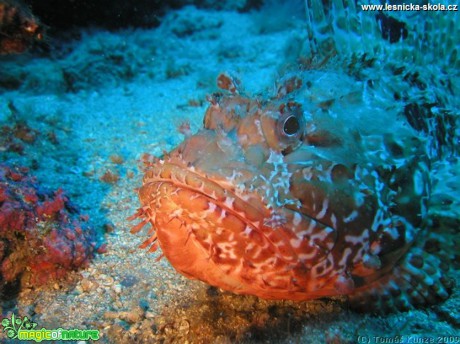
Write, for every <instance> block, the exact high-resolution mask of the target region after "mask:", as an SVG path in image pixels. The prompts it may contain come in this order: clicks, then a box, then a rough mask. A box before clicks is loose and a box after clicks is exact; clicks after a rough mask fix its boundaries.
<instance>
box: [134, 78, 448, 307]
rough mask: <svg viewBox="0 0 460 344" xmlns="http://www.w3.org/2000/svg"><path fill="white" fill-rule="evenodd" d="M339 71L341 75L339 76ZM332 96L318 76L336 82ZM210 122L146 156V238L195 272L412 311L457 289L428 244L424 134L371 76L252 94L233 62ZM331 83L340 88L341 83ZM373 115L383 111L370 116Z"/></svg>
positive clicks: (142, 214) (267, 292)
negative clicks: (369, 82)
mask: <svg viewBox="0 0 460 344" xmlns="http://www.w3.org/2000/svg"><path fill="white" fill-rule="evenodd" d="M328 78H329V79H330V80H328ZM337 80H341V81H343V83H344V84H346V85H347V87H343V88H342V93H343V92H345V91H343V90H346V92H345V93H343V94H340V92H341V86H340V85H336V86H335V87H336V89H335V90H333V91H334V92H332V93H334V94H335V97H334V98H331V99H332V101H331V100H330V99H328V98H327V97H325V96H324V95H323V94H322V93H321V92H322V91H321V90H322V88H321V87H316V85H319V84H320V83H321V85H324V83H326V84H327V83H329V84H330V85H334V84H337ZM218 85H219V86H220V87H221V88H223V89H224V90H223V92H222V93H216V94H214V95H212V96H210V97H209V99H208V101H209V102H210V106H209V108H208V109H207V111H206V114H205V117H204V128H203V129H201V130H200V131H199V132H198V133H196V134H195V135H191V136H189V137H187V138H186V139H185V141H184V142H182V143H181V144H180V145H179V146H178V147H177V148H176V149H174V150H173V151H172V152H170V153H169V154H167V155H165V156H164V157H162V158H161V159H156V158H150V159H146V161H145V164H146V168H145V175H144V179H143V185H142V187H141V188H140V189H139V199H140V203H141V208H140V209H139V211H138V213H137V214H136V215H134V216H133V218H140V219H141V220H142V221H141V222H140V223H139V224H138V225H137V226H135V227H134V228H133V229H132V232H138V231H139V230H140V229H141V228H142V227H143V226H144V225H145V224H147V223H151V225H152V229H151V230H150V231H149V238H148V239H147V240H146V241H145V242H144V244H143V245H142V247H144V248H146V247H150V250H151V251H155V250H156V249H157V248H158V247H161V251H162V254H163V255H164V256H166V258H167V259H168V260H169V261H170V262H171V264H172V265H173V266H174V267H175V269H176V270H177V271H179V272H180V273H182V274H183V275H185V276H187V277H189V278H194V279H199V280H201V281H204V282H206V283H208V284H211V285H213V286H216V287H219V288H222V289H225V290H229V291H232V292H235V293H239V294H250V295H256V296H258V297H261V298H265V299H286V300H308V299H314V298H320V297H328V296H336V295H348V297H349V300H350V303H351V305H352V306H355V307H357V308H359V307H361V308H366V309H370V308H368V307H371V306H375V307H374V308H373V309H372V310H374V311H375V310H379V309H385V310H394V309H401V310H403V309H409V308H411V307H413V306H420V305H426V304H431V303H434V302H437V301H439V300H442V299H446V298H447V297H448V295H449V289H450V287H451V285H450V282H449V281H448V280H447V279H446V278H445V276H444V274H443V272H442V271H441V269H440V268H439V266H440V261H439V259H437V258H436V257H434V256H431V255H429V254H428V253H426V252H424V251H423V250H422V249H420V248H418V247H417V245H415V243H416V240H417V237H418V236H420V235H421V233H422V231H423V228H424V225H425V223H424V222H425V217H426V214H427V205H428V199H429V194H430V179H429V170H430V162H429V159H428V158H427V155H426V153H425V151H426V145H425V142H424V141H423V139H420V138H418V137H417V133H416V132H415V130H414V129H413V128H411V127H410V126H408V125H406V124H405V123H404V120H403V119H402V118H400V117H397V116H396V115H391V114H389V112H390V113H391V111H388V109H387V108H386V106H383V105H382V104H383V103H385V102H384V101H383V102H382V103H378V102H372V101H370V100H369V99H372V98H371V97H370V95H369V94H368V93H366V94H365V92H364V91H365V85H364V84H362V83H361V84H360V83H357V82H356V80H352V79H350V80H346V77H345V79H344V76H340V75H334V73H331V72H324V71H316V72H315V71H308V73H307V72H297V73H295V74H294V75H287V76H286V77H284V78H283V79H282V80H280V81H279V82H278V84H277V88H276V90H275V92H274V95H273V96H270V97H250V96H247V95H245V94H243V92H242V91H241V90H240V89H239V86H238V82H236V80H235V79H234V78H232V77H231V76H230V75H228V74H226V73H224V74H221V75H220V76H219V78H218ZM331 87H332V86H331ZM369 114H371V116H369Z"/></svg>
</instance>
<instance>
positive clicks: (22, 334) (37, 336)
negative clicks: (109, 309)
mask: <svg viewBox="0 0 460 344" xmlns="http://www.w3.org/2000/svg"><path fill="white" fill-rule="evenodd" d="M1 324H2V326H3V333H4V334H6V336H7V337H8V338H9V339H18V340H30V341H35V342H38V343H39V342H41V341H42V340H99V330H79V329H72V330H68V329H67V330H66V329H63V328H58V329H55V330H48V329H46V328H44V327H42V328H41V329H39V330H38V329H36V327H37V323H35V322H33V321H31V320H30V319H29V318H28V317H24V318H21V317H19V316H16V315H14V314H12V315H11V319H8V318H3V319H2V323H1Z"/></svg>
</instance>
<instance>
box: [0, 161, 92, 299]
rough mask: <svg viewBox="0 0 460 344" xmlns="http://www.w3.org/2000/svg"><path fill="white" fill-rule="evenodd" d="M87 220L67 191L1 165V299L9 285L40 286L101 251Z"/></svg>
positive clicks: (25, 170)
mask: <svg viewBox="0 0 460 344" xmlns="http://www.w3.org/2000/svg"><path fill="white" fill-rule="evenodd" d="M87 220H88V219H87V217H84V216H80V215H79V214H78V210H77V208H76V207H75V206H74V205H73V204H72V203H71V202H70V200H69V199H68V197H67V196H66V195H65V193H64V191H63V190H61V189H59V190H57V191H55V192H51V191H49V190H46V189H45V188H43V187H42V186H41V185H39V184H38V183H37V182H36V180H35V179H34V178H33V177H31V176H29V175H28V169H26V168H19V167H10V166H8V165H5V164H0V242H1V244H2V246H1V250H0V251H1V252H0V278H1V280H0V281H1V284H0V295H1V294H2V293H3V292H4V290H5V286H7V285H8V284H11V283H17V282H19V285H20V286H23V285H24V284H28V285H33V286H37V285H42V284H44V283H47V282H48V281H49V280H56V279H58V278H62V277H64V276H65V275H66V274H67V272H68V271H71V270H76V269H78V268H79V267H82V266H85V265H86V264H88V263H89V261H90V260H91V258H92V257H93V255H94V252H95V251H96V250H97V247H96V235H95V231H94V230H93V228H91V227H90V226H89V225H88V224H87V223H86V222H87Z"/></svg>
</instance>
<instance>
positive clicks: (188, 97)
mask: <svg viewBox="0 0 460 344" xmlns="http://www.w3.org/2000/svg"><path fill="white" fill-rule="evenodd" d="M399 3H400V2H398V1H395V2H394V4H399ZM413 3H414V4H416V3H418V4H425V3H426V2H424V1H415V0H414V2H413ZM447 4H452V2H446V3H445V5H447ZM29 34H31V36H30V37H29V36H28V35H29ZM459 49H460V23H459V20H458V12H457V11H453V10H452V11H387V12H385V11H367V12H366V11H362V10H361V9H360V6H359V5H358V4H357V3H354V2H353V3H351V2H350V3H349V2H347V1H345V2H343V3H342V1H341V0H334V1H331V2H329V1H323V2H321V1H316V0H312V1H307V2H304V1H297V0H290V1H275V0H265V1H262V0H260V1H256V0H253V1H251V0H246V1H245V0H234V1H230V0H229V1H221V2H213V1H206V0H203V1H198V0H195V1H185V0H184V1H170V2H156V1H140V0H139V1H131V2H126V3H121V2H120V3H117V2H114V1H99V2H98V3H97V4H95V3H86V2H72V1H69V2H56V1H29V2H27V3H25V4H23V3H19V2H16V1H12V0H0V53H1V54H0V135H1V136H0V186H1V189H0V191H1V192H0V211H1V212H0V257H1V269H0V270H1V286H0V297H1V299H2V302H1V304H0V309H1V311H2V317H3V318H7V319H11V316H12V315H13V314H14V315H16V316H21V317H24V316H27V317H28V318H29V319H31V320H32V321H33V322H35V323H37V324H38V326H37V329H41V328H42V327H44V328H47V329H57V328H62V329H82V330H83V329H92V330H99V331H100V339H99V342H101V343H358V342H360V343H426V342H430V343H459V342H460V312H459V306H460V291H459V287H457V286H454V287H453V289H452V294H451V296H450V298H449V299H447V300H446V301H445V302H440V303H438V304H436V305H433V306H429V307H425V308H421V309H416V310H410V311H407V312H393V313H389V314H384V315H382V314H376V313H377V312H374V311H373V310H369V312H364V313H358V312H355V311H352V310H351V309H350V308H349V307H348V306H347V302H346V300H345V299H344V298H340V297H335V298H330V299H326V298H325V299H318V300H312V301H308V302H291V301H267V300H262V299H259V298H256V297H252V296H241V295H234V294H232V293H229V292H225V291H221V290H218V289H216V288H213V287H209V286H207V285H205V284H204V283H201V282H199V281H193V280H189V279H187V278H185V277H183V276H182V275H180V274H179V273H177V272H176V271H175V270H174V268H173V267H171V265H170V264H169V263H168V261H167V260H166V259H164V258H163V259H161V260H159V261H158V262H156V261H155V258H156V257H157V256H158V253H156V254H152V253H149V252H147V251H146V250H141V249H139V248H138V247H139V245H140V244H141V243H142V242H143V241H144V240H145V238H143V237H142V236H140V235H137V236H136V235H132V234H130V233H129V231H130V229H131V227H132V226H133V225H134V223H132V222H131V221H129V220H128V218H129V217H130V216H132V215H133V214H134V213H135V212H136V210H137V208H138V207H139V200H138V197H137V193H136V189H137V188H139V187H140V186H141V185H142V174H143V173H142V170H141V162H140V160H141V157H142V156H143V154H144V153H148V154H151V155H154V156H156V157H160V156H162V154H164V152H169V151H171V150H172V149H173V148H175V147H176V146H177V145H178V144H180V143H181V142H182V141H183V140H184V130H180V128H181V127H182V128H183V127H184V125H189V126H190V130H191V132H196V131H197V130H199V129H200V128H201V127H202V125H203V116H204V114H205V111H206V108H207V107H208V102H207V101H206V99H207V95H209V94H212V93H213V92H216V91H218V88H217V85H216V79H217V76H218V75H219V73H221V72H226V71H229V72H232V73H234V74H236V75H238V77H239V79H240V80H241V84H242V87H243V88H244V91H245V92H246V93H247V94H253V95H254V96H256V95H267V94H271V93H272V92H273V89H274V88H275V82H276V80H278V79H279V78H280V77H282V76H284V75H285V74H286V73H294V74H295V73H296V71H300V70H302V71H305V70H309V68H313V67H314V68H319V69H322V70H326V71H331V76H330V78H328V79H326V81H325V82H324V83H323V84H320V86H319V88H318V91H317V92H319V94H321V95H323V96H324V99H325V100H329V99H338V98H339V97H341V96H342V95H346V94H348V91H351V89H348V88H347V87H349V86H348V85H347V84H346V83H342V80H343V79H344V78H346V77H347V78H348V77H353V78H355V79H356V82H357V83H366V82H368V81H369V82H370V81H371V79H374V78H375V79H376V80H383V82H385V81H387V82H388V83H394V84H392V87H393V89H394V90H395V94H397V93H398V92H400V93H401V94H406V95H409V97H410V99H408V100H407V105H408V106H406V107H405V112H403V114H402V116H405V118H406V119H407V121H408V122H409V124H410V125H411V126H412V127H413V128H414V129H416V130H418V131H419V132H420V135H421V136H422V137H426V138H427V141H429V147H430V148H429V149H430V153H429V154H430V156H431V157H432V158H433V160H435V161H436V164H435V168H433V172H432V181H433V194H432V205H431V207H430V216H431V217H432V218H433V220H432V222H431V224H432V227H433V228H436V230H437V233H438V234H437V235H438V236H439V242H440V243H441V244H445V246H442V245H441V246H440V247H437V248H436V249H437V250H440V251H443V250H446V251H447V250H448V251H449V254H446V256H448V257H449V260H451V261H450V262H449V263H450V266H451V267H450V274H449V277H450V278H452V279H453V280H454V281H455V282H456V284H457V285H458V283H459V280H460V279H459V276H460V274H459V265H460V255H459V254H458V248H457V247H458V246H457V244H460V241H459V229H460V220H459V219H460V196H459V189H460V181H459V180H460V179H459V174H460V163H459V162H458V153H459V148H458V147H459V129H458V128H459V127H458V124H459V103H460V101H459V97H458V91H459V87H460V84H459V80H460V79H459V67H460V61H459V57H458V56H459V55H458V54H459ZM390 65H391V68H392V70H393V71H395V70H396V71H398V70H399V71H400V72H395V73H394V75H392V76H391V77H388V78H387V73H388V71H389V70H390V67H388V66H390ZM398 68H399V69H398ZM361 69H363V70H364V69H365V70H366V72H365V73H363V74H360V73H355V72H356V71H359V70H361ZM395 75H396V76H395ZM363 78H364V79H363ZM365 78H369V79H368V80H367V79H365ZM395 80H396V81H395ZM398 80H401V83H398ZM403 81H404V82H403ZM412 100H414V101H412ZM414 104H419V105H414ZM420 104H421V105H420ZM440 104H442V105H440ZM389 106H391V104H389ZM441 108H442V109H441ZM437 109H441V110H439V111H438V110H437ZM436 111H438V112H436ZM439 113H442V114H443V115H442V116H437V115H438V114H439ZM370 116H372V114H370ZM433 118H440V121H441V122H442V123H435V124H433V121H434V120H433ZM380 120H383V122H384V120H385V119H380ZM435 122H436V121H435ZM426 123H428V124H426ZM430 123H431V124H432V125H431V124H430ZM440 128H444V129H440ZM433 130H434V132H432V131H433ZM2 324H3V323H2ZM3 327H4V331H3V334H2V336H3V337H2V340H4V341H9V342H11V343H14V342H18V340H17V339H11V340H8V339H6V338H7V336H6V331H5V327H6V326H3ZM427 340H429V341H427Z"/></svg>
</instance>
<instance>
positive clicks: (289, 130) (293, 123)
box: [283, 115, 300, 136]
mask: <svg viewBox="0 0 460 344" xmlns="http://www.w3.org/2000/svg"><path fill="white" fill-rule="evenodd" d="M299 130H300V123H299V120H298V119H297V117H296V116H293V115H291V116H289V117H287V118H286V119H285V120H284V124H283V131H284V133H285V134H286V135H287V136H293V135H295V134H297V133H298V131H299Z"/></svg>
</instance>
